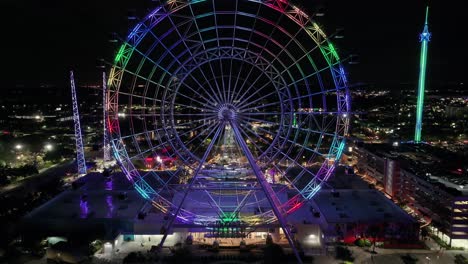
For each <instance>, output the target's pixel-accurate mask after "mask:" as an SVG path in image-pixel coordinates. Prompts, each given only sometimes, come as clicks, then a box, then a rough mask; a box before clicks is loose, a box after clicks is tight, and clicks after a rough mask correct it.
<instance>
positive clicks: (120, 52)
mask: <svg viewBox="0 0 468 264" xmlns="http://www.w3.org/2000/svg"><path fill="white" fill-rule="evenodd" d="M125 46H127V44H125V43H124V44H122V46H120V49H119V52H117V56H115V60H114V63H117V62H118V61H119V60H120V59H121V58H122V56H123V53H124V50H125Z"/></svg>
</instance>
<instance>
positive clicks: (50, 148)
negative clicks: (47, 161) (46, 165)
mask: <svg viewBox="0 0 468 264" xmlns="http://www.w3.org/2000/svg"><path fill="white" fill-rule="evenodd" d="M44 148H45V149H46V150H47V151H51V150H52V149H53V148H54V147H53V146H52V144H46V145H45V147H44Z"/></svg>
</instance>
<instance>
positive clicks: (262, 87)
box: [234, 66, 271, 102]
mask: <svg viewBox="0 0 468 264" xmlns="http://www.w3.org/2000/svg"><path fill="white" fill-rule="evenodd" d="M252 68H254V67H253V66H252ZM248 77H249V76H247V78H245V79H244V82H243V83H242V85H241V87H240V88H239V89H238V91H239V92H238V93H237V96H236V97H235V99H234V102H247V101H248V100H249V99H250V98H251V97H252V96H253V95H255V94H257V93H259V92H260V91H261V90H263V89H264V88H265V87H267V86H269V85H271V82H266V83H265V84H264V85H262V86H261V87H260V88H258V89H255V92H253V93H251V94H249V92H250V90H251V89H252V88H254V87H255V84H256V83H257V81H258V80H260V78H261V77H262V74H258V76H257V78H256V79H255V80H254V81H253V82H252V83H249V87H248V88H247V90H246V91H245V92H242V90H243V87H244V86H245V84H246V83H247V80H248ZM246 95H249V96H248V97H247V98H246V99H244V97H245V96H246ZM238 96H240V97H239V98H237V97H238Z"/></svg>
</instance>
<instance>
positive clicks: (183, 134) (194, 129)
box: [179, 123, 214, 137]
mask: <svg viewBox="0 0 468 264" xmlns="http://www.w3.org/2000/svg"><path fill="white" fill-rule="evenodd" d="M210 125H214V124H206V123H204V124H201V125H199V126H197V127H194V128H191V129H190V130H188V131H185V132H183V133H182V134H179V137H181V136H185V135H187V134H190V133H192V132H194V131H197V130H199V129H201V128H203V127H205V126H206V127H207V129H209V127H210ZM207 129H205V130H203V131H202V132H201V133H200V134H203V132H205V131H206V130H207Z"/></svg>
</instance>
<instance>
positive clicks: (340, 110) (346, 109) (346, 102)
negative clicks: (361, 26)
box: [108, 0, 349, 217]
mask: <svg viewBox="0 0 468 264" xmlns="http://www.w3.org/2000/svg"><path fill="white" fill-rule="evenodd" d="M249 1H250V2H255V3H259V4H262V5H266V4H265V2H263V1H256V0H249ZM169 2H172V4H173V5H174V9H173V10H176V11H177V10H180V9H181V8H183V4H181V3H179V5H177V4H175V3H177V2H178V1H169ZM198 2H202V1H188V2H187V5H191V4H196V3H198ZM166 5H171V3H169V4H168V3H166ZM288 7H289V8H291V9H292V10H295V11H298V10H299V11H300V9H298V8H297V7H295V6H293V5H290V4H288ZM161 8H163V7H158V8H156V9H155V11H154V12H152V13H151V14H150V15H148V16H147V17H146V18H145V20H144V21H147V20H149V19H151V18H152V16H154V15H155V14H156V13H157V12H158V11H159V10H160V9H161ZM270 8H274V7H272V6H270ZM286 8H287V7H286ZM286 8H285V9H283V10H281V12H285V10H286ZM279 12H280V11H279ZM171 14H172V13H171ZM299 14H301V16H303V15H305V13H300V12H299ZM167 15H170V14H167ZM307 19H308V17H307ZM296 21H297V19H296ZM141 23H143V22H141ZM141 23H140V24H138V25H140V27H141V25H142V24H141ZM138 25H137V26H136V27H135V28H134V30H132V32H131V34H130V35H129V36H128V38H127V42H130V40H131V39H132V38H134V37H135V36H136V35H137V31H138V28H137V27H139V26H138ZM314 25H316V24H315V23H314ZM317 32H318V34H319V35H321V36H322V37H323V38H326V36H325V34H324V33H323V32H322V31H321V30H320V28H317ZM117 57H118V56H116V61H118V59H117ZM331 57H332V58H334V59H335V60H337V61H338V62H339V57H338V56H337V54H336V52H335V54H331ZM116 64H117V63H116ZM118 67H119V66H116V67H114V68H113V70H114V69H117V68H118ZM330 68H332V67H331V66H330ZM333 70H334V69H333ZM340 73H342V75H343V76H340V78H342V79H343V80H342V82H343V83H344V85H343V86H342V87H341V88H340V89H337V87H335V89H331V90H333V91H339V90H343V91H344V94H345V95H344V97H345V99H344V104H342V105H341V107H342V108H338V111H337V113H338V115H343V114H346V113H348V112H349V96H348V95H347V86H346V79H345V76H344V72H342V67H340V68H338V70H337V71H336V72H335V74H340ZM109 84H110V85H112V84H113V81H112V80H111V79H109ZM113 87H120V86H119V85H117V86H115V84H114V85H113ZM110 93H111V91H109V94H108V96H109V97H111V95H110ZM322 93H323V90H322ZM337 93H338V92H337ZM117 94H118V91H117ZM117 104H118V103H117ZM343 109H344V111H343ZM113 113H114V114H116V113H118V109H117V111H114V112H113ZM110 119H112V117H109V119H108V122H109V123H113V124H114V128H119V127H118V124H117V125H115V122H112V120H110ZM337 119H342V123H344V125H342V127H340V128H338V124H337V129H336V130H340V132H341V133H342V134H343V135H338V136H336V135H335V138H334V142H335V139H337V140H336V141H337V143H336V144H338V147H336V149H337V150H335V151H338V152H337V153H339V155H335V156H340V155H341V153H340V150H339V149H340V148H341V151H342V145H343V142H344V137H345V135H346V134H347V122H349V121H348V119H347V118H346V116H344V117H343V118H341V117H338V118H337ZM114 121H115V120H114ZM337 123H339V122H338V121H337ZM114 133H115V132H114ZM118 134H119V135H120V131H118ZM117 141H118V140H117ZM116 143H117V144H116ZM112 144H113V149H114V152H115V153H117V156H119V157H120V158H125V156H127V157H128V154H127V153H124V152H125V148H122V147H121V146H119V144H118V142H116V140H113V142H112ZM330 152H331V151H330ZM328 155H330V153H329V154H328ZM129 160H130V159H129ZM120 163H122V159H120ZM127 163H128V162H127ZM128 165H129V164H128ZM123 167H126V166H123ZM127 167H131V166H127ZM323 168H325V169H324V170H323V171H324V172H322V174H323V175H320V176H323V177H322V179H321V180H326V179H327V178H328V177H329V176H330V173H329V172H330V171H331V170H332V169H329V168H326V167H323ZM133 169H134V170H131V171H133V172H137V170H136V169H135V168H133ZM321 169H322V167H321ZM320 171H322V170H320ZM320 171H319V172H320ZM128 173H129V174H131V172H128ZM135 175H137V174H135ZM127 176H128V175H127ZM140 177H141V176H140ZM130 178H131V177H129V179H130ZM136 178H138V176H136ZM132 180H133V178H132ZM319 186H321V185H319ZM139 188H141V187H139ZM316 191H318V190H317V187H314V188H312V191H311V192H309V193H308V196H309V197H311V194H312V196H313V194H314V193H315V192H316ZM305 198H307V197H305ZM288 202H290V201H287V202H286V203H288ZM169 203H170V202H169ZM286 203H285V204H286ZM186 213H187V214H190V212H188V211H187V212H186ZM200 217H202V216H200Z"/></svg>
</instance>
